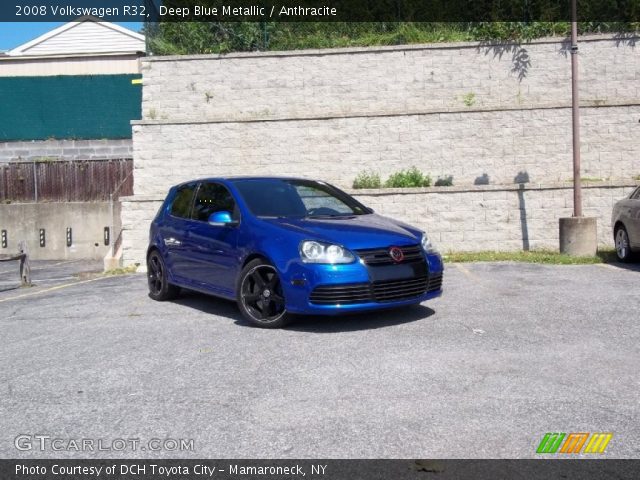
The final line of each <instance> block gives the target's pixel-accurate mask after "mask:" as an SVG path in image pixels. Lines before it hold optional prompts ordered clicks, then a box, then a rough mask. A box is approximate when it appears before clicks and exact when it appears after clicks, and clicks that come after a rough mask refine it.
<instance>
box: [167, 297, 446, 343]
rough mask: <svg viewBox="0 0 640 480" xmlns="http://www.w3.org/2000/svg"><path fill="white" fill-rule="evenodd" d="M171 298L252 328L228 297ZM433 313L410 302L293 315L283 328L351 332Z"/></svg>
mask: <svg viewBox="0 0 640 480" xmlns="http://www.w3.org/2000/svg"><path fill="white" fill-rule="evenodd" d="M172 302H173V303H176V304H178V305H183V306H185V307H189V308H193V309H196V310H199V311H201V312H203V313H207V314H210V315H218V316H221V317H226V318H229V319H230V320H233V321H234V322H235V324H236V325H238V326H240V327H249V328H254V327H252V326H251V324H249V322H248V321H247V320H245V319H244V317H243V316H242V314H241V313H240V311H239V310H238V307H237V305H236V303H235V302H233V301H231V300H225V299H222V298H216V297H212V296H210V295H205V294H203V293H198V292H193V291H189V290H183V291H182V293H181V295H180V296H179V297H178V298H177V299H175V300H173V301H172ZM434 313H435V311H434V310H432V309H431V308H429V307H425V306H424V305H411V306H407V307H400V308H394V309H389V310H379V311H375V312H364V313H350V314H344V315H326V316H325V315H296V316H295V317H294V319H293V322H292V323H291V324H290V325H287V326H286V327H285V329H286V330H292V331H298V332H315V333H339V332H355V331H359V330H373V329H377V328H385V327H392V326H395V325H401V324H403V323H410V322H415V321H418V320H424V319H425V318H428V317H430V316H431V315H433V314H434Z"/></svg>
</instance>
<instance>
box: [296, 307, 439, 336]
mask: <svg viewBox="0 0 640 480" xmlns="http://www.w3.org/2000/svg"><path fill="white" fill-rule="evenodd" d="M434 313H436V312H435V311H434V310H432V309H431V308H429V307H425V306H424V305H411V306H408V307H399V308H394V309H388V310H378V311H375V312H363V313H350V314H344V315H298V316H296V318H295V320H294V322H293V323H291V325H288V326H287V327H286V328H287V330H294V331H298V332H314V333H340V332H356V331H359V330H375V329H377V328H385V327H393V326H395V325H402V324H403V323H411V322H416V321H418V320H424V319H426V318H429V317H430V316H431V315H433V314H434Z"/></svg>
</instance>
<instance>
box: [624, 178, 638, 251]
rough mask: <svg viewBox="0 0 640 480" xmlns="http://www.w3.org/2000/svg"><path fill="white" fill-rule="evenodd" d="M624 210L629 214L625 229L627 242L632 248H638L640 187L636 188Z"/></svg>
mask: <svg viewBox="0 0 640 480" xmlns="http://www.w3.org/2000/svg"><path fill="white" fill-rule="evenodd" d="M625 209H626V210H628V212H629V221H628V222H627V223H628V226H627V228H628V229H629V230H628V233H629V241H630V243H631V245H633V246H634V248H639V247H640V187H638V188H636V191H635V192H633V194H632V195H631V197H630V198H629V200H627V202H626V205H625Z"/></svg>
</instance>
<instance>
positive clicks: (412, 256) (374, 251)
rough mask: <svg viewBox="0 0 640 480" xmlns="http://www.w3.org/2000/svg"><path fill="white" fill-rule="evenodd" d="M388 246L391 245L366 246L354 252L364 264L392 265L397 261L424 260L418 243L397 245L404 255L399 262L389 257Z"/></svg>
mask: <svg viewBox="0 0 640 480" xmlns="http://www.w3.org/2000/svg"><path fill="white" fill-rule="evenodd" d="M389 248H391V247H387V248H366V249H361V250H356V253H357V254H358V256H359V257H360V258H361V259H362V261H363V262H364V263H365V264H366V265H393V264H397V263H412V262H422V261H424V257H423V256H422V248H421V247H420V245H409V246H406V247H399V248H400V250H402V253H403V255H404V258H403V259H402V261H400V262H395V261H394V260H393V259H392V258H391V255H389Z"/></svg>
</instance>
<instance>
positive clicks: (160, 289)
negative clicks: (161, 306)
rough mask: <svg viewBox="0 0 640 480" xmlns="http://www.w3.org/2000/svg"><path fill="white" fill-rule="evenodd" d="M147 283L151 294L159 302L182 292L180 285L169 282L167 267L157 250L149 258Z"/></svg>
mask: <svg viewBox="0 0 640 480" xmlns="http://www.w3.org/2000/svg"><path fill="white" fill-rule="evenodd" d="M147 283H148V286H149V296H150V297H151V298H152V299H154V300H157V301H159V302H163V301H165V300H172V299H174V298H176V297H177V296H178V294H179V293H180V288H179V287H176V286H175V285H171V284H170V283H169V277H168V275H167V268H166V266H165V263H164V260H163V259H162V255H160V252H158V251H157V250H154V251H152V252H151V253H150V254H149V257H148V258H147Z"/></svg>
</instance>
